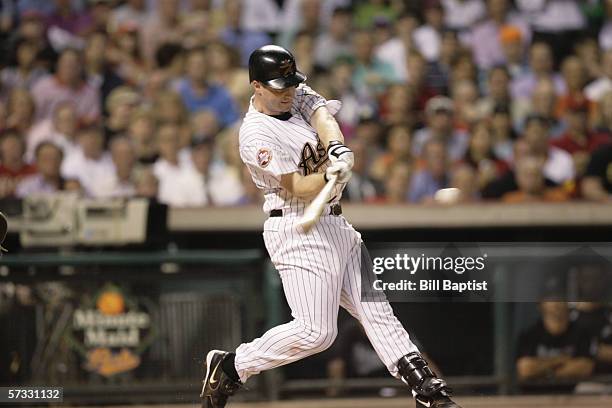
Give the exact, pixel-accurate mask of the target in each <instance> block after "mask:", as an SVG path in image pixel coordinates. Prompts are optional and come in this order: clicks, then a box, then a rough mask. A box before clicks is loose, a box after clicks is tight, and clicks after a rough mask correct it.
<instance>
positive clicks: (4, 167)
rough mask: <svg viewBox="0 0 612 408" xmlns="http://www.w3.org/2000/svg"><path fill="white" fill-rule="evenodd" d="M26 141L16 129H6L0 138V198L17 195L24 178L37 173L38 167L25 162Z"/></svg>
mask: <svg viewBox="0 0 612 408" xmlns="http://www.w3.org/2000/svg"><path fill="white" fill-rule="evenodd" d="M24 153H25V143H24V141H23V139H22V138H21V136H19V134H18V133H17V132H15V131H11V130H9V131H6V132H5V133H4V135H2V138H1V139H0V160H1V164H0V198H4V197H10V196H13V195H15V187H16V186H17V184H18V183H19V182H20V181H21V179H22V178H24V177H26V176H29V175H31V174H34V173H36V168H35V167H34V166H32V165H29V164H27V163H25V162H24V160H23V155H24Z"/></svg>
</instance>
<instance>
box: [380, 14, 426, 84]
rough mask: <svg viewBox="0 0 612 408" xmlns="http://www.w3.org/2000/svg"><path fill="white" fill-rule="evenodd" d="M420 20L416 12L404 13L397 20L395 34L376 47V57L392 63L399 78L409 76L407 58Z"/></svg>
mask: <svg viewBox="0 0 612 408" xmlns="http://www.w3.org/2000/svg"><path fill="white" fill-rule="evenodd" d="M418 25H419V20H418V19H417V17H416V16H415V15H414V14H403V15H401V16H399V17H398V19H397V20H396V21H395V25H394V28H395V36H394V37H392V38H391V39H389V40H388V41H385V42H384V43H382V44H380V45H379V46H378V47H376V50H375V53H376V57H377V58H378V59H379V60H380V61H383V62H386V63H387V64H389V65H391V66H392V67H393V70H394V71H395V74H396V75H397V79H398V80H400V81H405V80H406V79H407V78H408V73H407V70H406V59H407V56H408V54H409V53H410V50H411V49H412V48H413V47H414V39H413V36H414V32H415V30H416V28H417V27H418Z"/></svg>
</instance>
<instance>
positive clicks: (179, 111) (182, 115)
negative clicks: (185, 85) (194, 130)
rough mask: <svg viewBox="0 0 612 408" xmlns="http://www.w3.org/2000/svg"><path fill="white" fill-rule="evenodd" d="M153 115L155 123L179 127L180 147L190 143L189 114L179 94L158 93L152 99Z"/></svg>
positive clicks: (170, 92) (169, 92)
mask: <svg viewBox="0 0 612 408" xmlns="http://www.w3.org/2000/svg"><path fill="white" fill-rule="evenodd" d="M153 115H154V117H155V120H156V121H157V123H171V124H174V125H176V126H178V127H179V146H180V147H181V148H182V147H187V146H189V145H190V144H191V140H190V138H191V134H190V132H189V122H188V119H189V114H188V112H187V109H186V108H185V105H184V104H183V101H182V99H181V96H180V95H179V94H177V93H176V92H172V91H163V92H160V93H158V94H157V96H156V97H155V100H154V101H153Z"/></svg>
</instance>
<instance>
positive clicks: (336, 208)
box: [270, 204, 342, 217]
mask: <svg viewBox="0 0 612 408" xmlns="http://www.w3.org/2000/svg"><path fill="white" fill-rule="evenodd" d="M340 214H342V206H341V205H340V204H334V205H332V206H331V207H329V215H336V216H338V215H340ZM282 216H283V210H279V209H276V210H272V211H270V217H282Z"/></svg>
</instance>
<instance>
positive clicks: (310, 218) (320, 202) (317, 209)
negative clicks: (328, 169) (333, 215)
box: [298, 174, 338, 233]
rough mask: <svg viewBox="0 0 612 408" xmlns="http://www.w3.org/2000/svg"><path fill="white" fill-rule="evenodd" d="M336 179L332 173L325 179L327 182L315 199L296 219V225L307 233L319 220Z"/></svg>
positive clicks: (336, 176) (335, 175)
mask: <svg viewBox="0 0 612 408" xmlns="http://www.w3.org/2000/svg"><path fill="white" fill-rule="evenodd" d="M337 179H338V175H337V174H334V175H332V176H331V177H330V178H329V180H327V184H325V186H323V188H322V189H321V191H319V194H317V196H316V197H315V199H314V200H312V202H311V203H310V205H308V207H306V211H304V215H302V218H300V220H299V221H298V225H301V226H302V228H303V229H304V232H306V233H308V232H309V231H310V229H311V228H312V226H313V225H314V224H315V223H316V222H317V221H318V220H319V217H320V216H321V213H322V212H323V209H324V208H325V206H326V205H327V202H328V201H329V200H330V199H331V194H332V190H333V188H334V184H336V180H337Z"/></svg>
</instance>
